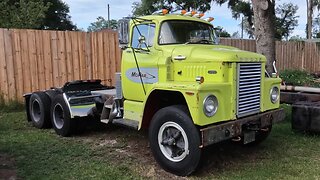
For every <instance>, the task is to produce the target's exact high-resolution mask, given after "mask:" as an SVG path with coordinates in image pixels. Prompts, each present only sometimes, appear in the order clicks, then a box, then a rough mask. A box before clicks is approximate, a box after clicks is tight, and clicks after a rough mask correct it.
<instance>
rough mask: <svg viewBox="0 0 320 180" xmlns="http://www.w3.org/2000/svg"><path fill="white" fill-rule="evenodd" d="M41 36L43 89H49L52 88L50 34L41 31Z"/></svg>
mask: <svg viewBox="0 0 320 180" xmlns="http://www.w3.org/2000/svg"><path fill="white" fill-rule="evenodd" d="M42 35H43V38H42V43H43V58H44V73H45V75H44V79H45V87H46V88H50V87H52V86H54V82H53V68H52V51H51V33H50V32H49V31H43V33H42Z"/></svg>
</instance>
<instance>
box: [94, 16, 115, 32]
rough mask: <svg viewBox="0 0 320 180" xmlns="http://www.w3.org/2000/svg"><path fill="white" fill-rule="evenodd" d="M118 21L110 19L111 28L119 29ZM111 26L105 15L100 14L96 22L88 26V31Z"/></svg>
mask: <svg viewBox="0 0 320 180" xmlns="http://www.w3.org/2000/svg"><path fill="white" fill-rule="evenodd" d="M117 26H118V22H117V20H114V19H112V20H110V29H117ZM108 28H109V22H108V20H106V19H105V18H104V17H101V16H99V17H98V18H97V21H96V22H93V23H91V24H90V26H89V27H88V32H97V31H101V30H103V29H108Z"/></svg>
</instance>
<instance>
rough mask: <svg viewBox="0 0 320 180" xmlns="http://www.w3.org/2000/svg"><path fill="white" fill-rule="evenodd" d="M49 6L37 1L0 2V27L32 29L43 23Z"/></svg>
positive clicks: (3, 0)
mask: <svg viewBox="0 0 320 180" xmlns="http://www.w3.org/2000/svg"><path fill="white" fill-rule="evenodd" d="M49 6H50V5H49V4H45V3H44V2H41V1H37V0H19V1H17V2H13V1H11V0H2V1H1V2H0V9H1V11H0V17H1V18H0V27H2V28H34V29H38V28H40V27H41V25H42V23H43V19H44V18H45V16H46V14H45V13H46V12H47V10H48V9H49Z"/></svg>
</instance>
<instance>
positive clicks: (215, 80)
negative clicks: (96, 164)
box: [24, 11, 284, 176]
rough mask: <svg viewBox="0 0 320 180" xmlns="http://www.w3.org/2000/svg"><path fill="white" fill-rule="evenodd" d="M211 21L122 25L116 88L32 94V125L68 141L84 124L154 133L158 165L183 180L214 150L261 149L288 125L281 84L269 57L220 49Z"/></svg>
mask: <svg viewBox="0 0 320 180" xmlns="http://www.w3.org/2000/svg"><path fill="white" fill-rule="evenodd" d="M212 19H213V18H202V15H201V14H195V13H192V12H181V13H175V14H166V11H160V12H157V13H155V14H153V15H149V16H144V17H139V18H137V17H131V18H124V19H122V20H121V21H119V39H120V43H121V48H122V50H123V53H122V61H121V73H117V74H116V87H107V86H104V85H102V84H101V81H100V80H79V81H73V82H68V83H66V84H65V85H64V86H63V87H61V88H52V89H50V90H46V91H41V92H34V93H29V94H25V95H24V97H25V101H26V111H27V115H28V120H29V121H31V122H32V123H33V124H34V126H35V127H37V128H47V127H51V126H53V128H54V129H55V131H56V133H57V134H59V135H61V136H70V135H72V134H73V133H74V131H75V130H76V129H77V128H78V126H79V124H80V122H81V121H82V120H83V119H99V120H100V121H101V122H103V123H108V124H118V125H123V126H126V127H130V128H134V129H136V130H141V129H148V132H149V142H150V149H151V151H152V153H153V155H154V157H155V159H156V161H157V162H158V163H159V164H160V165H161V166H162V167H163V168H164V169H165V170H167V171H169V172H171V173H174V174H176V175H180V176H186V175H189V174H191V173H192V172H194V171H195V169H196V167H197V166H198V164H199V161H200V157H201V151H202V149H203V148H205V147H206V146H208V145H211V144H215V143H218V142H221V141H225V140H234V141H240V142H242V143H243V144H247V145H255V144H258V143H260V142H262V141H263V140H264V139H265V138H266V137H267V136H268V135H269V133H270V131H271V128H272V124H273V123H275V122H278V121H281V120H283V119H284V113H283V110H282V109H280V108H279V95H280V90H279V89H280V81H281V80H280V79H279V78H278V77H277V76H276V75H275V74H271V75H270V74H269V73H267V72H266V70H265V65H266V58H265V57H264V56H263V55H260V54H256V53H252V52H247V51H242V50H239V49H237V48H234V47H229V46H223V45H219V44H218V39H219V38H218V36H217V35H216V33H215V29H214V27H213V25H212V24H211V23H210V21H211V20H212Z"/></svg>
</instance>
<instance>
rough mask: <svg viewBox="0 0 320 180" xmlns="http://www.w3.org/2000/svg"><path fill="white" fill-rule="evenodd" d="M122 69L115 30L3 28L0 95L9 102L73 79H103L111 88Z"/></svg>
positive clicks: (0, 45)
mask: <svg viewBox="0 0 320 180" xmlns="http://www.w3.org/2000/svg"><path fill="white" fill-rule="evenodd" d="M119 70H120V49H119V48H118V37H117V33H116V32H114V31H103V32H95V33H85V32H68V31H65V32H64V31H37V30H16V29H11V30H10V29H9V30H8V29H0V94H1V96H3V97H4V99H5V100H6V101H8V100H16V99H18V100H20V101H21V100H22V95H23V94H24V93H27V92H33V91H38V90H44V89H48V88H50V87H53V86H55V87H59V86H62V85H63V84H64V83H65V82H67V81H72V80H79V79H102V80H104V84H107V85H112V84H114V74H115V72H116V71H119Z"/></svg>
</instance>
